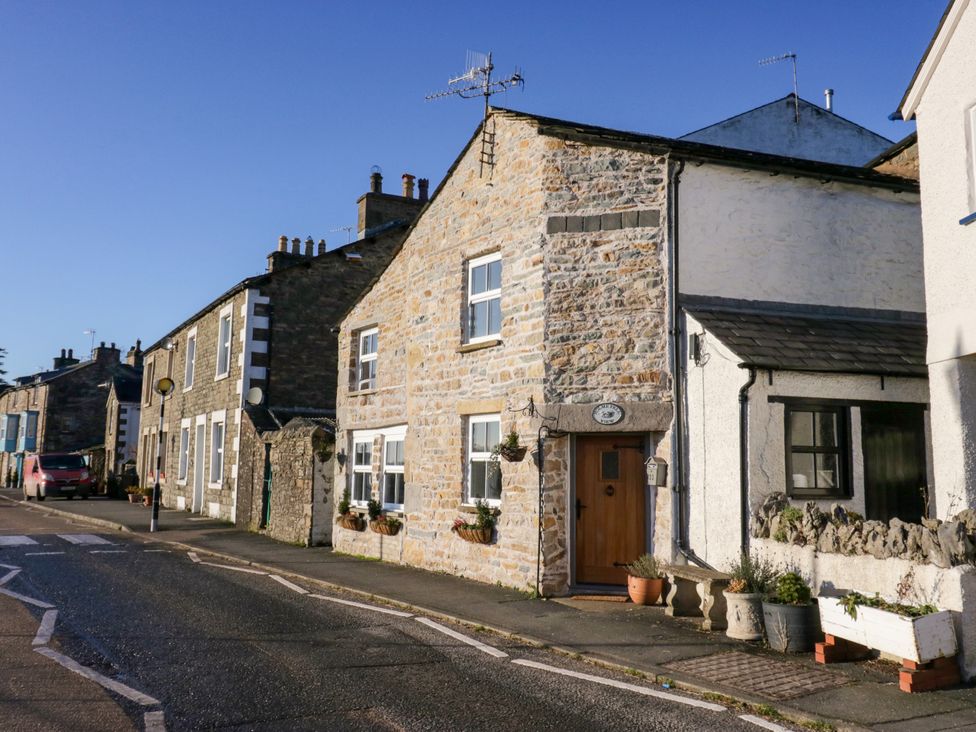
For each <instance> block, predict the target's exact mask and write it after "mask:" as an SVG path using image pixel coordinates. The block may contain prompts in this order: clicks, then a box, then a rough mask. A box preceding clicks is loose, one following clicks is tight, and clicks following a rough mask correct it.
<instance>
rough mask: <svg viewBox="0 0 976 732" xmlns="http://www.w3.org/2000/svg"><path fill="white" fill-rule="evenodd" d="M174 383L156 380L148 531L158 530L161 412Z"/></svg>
mask: <svg viewBox="0 0 976 732" xmlns="http://www.w3.org/2000/svg"><path fill="white" fill-rule="evenodd" d="M175 386H176V384H175V383H174V382H173V380H172V379H171V378H169V377H168V376H164V377H163V378H161V379H160V380H159V381H157V382H156V386H155V388H156V393H157V394H159V431H158V432H156V479H155V481H154V482H153V496H152V520H151V521H150V523H149V531H150V532H155V531H159V474H160V472H162V469H163V413H164V412H165V411H166V397H167V396H169V394H170V393H172V391H173V387H175Z"/></svg>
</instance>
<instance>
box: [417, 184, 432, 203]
mask: <svg viewBox="0 0 976 732" xmlns="http://www.w3.org/2000/svg"><path fill="white" fill-rule="evenodd" d="M429 188H430V181H429V180H427V179H426V178H421V179H419V180H418V181H417V189H418V194H417V197H418V199H420V202H421V203H426V202H427V196H428V190H429Z"/></svg>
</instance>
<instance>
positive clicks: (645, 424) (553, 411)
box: [545, 401, 673, 432]
mask: <svg viewBox="0 0 976 732" xmlns="http://www.w3.org/2000/svg"><path fill="white" fill-rule="evenodd" d="M598 403H599V402H594V403H593V404H552V403H548V404H546V407H545V412H546V414H549V415H559V421H558V423H557V425H556V427H558V428H559V429H560V430H563V431H565V432H666V431H667V430H669V429H671V419H672V417H673V410H672V408H671V402H628V401H615V402H614V404H617V405H618V406H620V407H621V408H622V409H623V410H624V418H623V419H622V420H620V421H619V422H618V423H617V424H612V425H603V424H600V423H599V422H597V421H596V420H595V419H593V408H594V407H595V406H596V405H597V404H598Z"/></svg>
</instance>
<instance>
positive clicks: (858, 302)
mask: <svg viewBox="0 0 976 732" xmlns="http://www.w3.org/2000/svg"><path fill="white" fill-rule="evenodd" d="M487 125H488V128H489V130H490V132H491V134H490V135H489V136H488V139H489V141H490V143H491V144H492V145H493V149H492V153H493V159H494V163H493V164H492V165H488V166H483V165H482V161H481V148H482V146H483V141H482V133H481V131H480V130H479V131H478V132H476V133H475V135H474V136H473V137H472V140H471V142H470V143H469V144H468V146H467V147H466V148H465V149H464V150H463V151H462V153H461V154H460V156H459V157H458V158H457V160H456V161H455V163H454V165H453V166H452V167H451V169H450V171H449V172H448V174H447V176H446V178H445V180H444V182H443V183H442V184H441V186H440V187H439V188H438V190H437V192H436V194H435V195H434V197H433V198H432V199H431V202H430V204H429V205H428V206H427V207H426V208H425V210H424V211H423V213H422V214H421V216H420V217H419V219H418V220H417V222H416V223H415V224H414V226H413V228H412V229H411V231H410V233H409V235H408V236H407V238H406V240H405V241H404V243H403V246H402V248H401V250H400V251H399V253H398V254H397V256H396V257H395V258H394V259H393V261H392V262H391V264H390V266H389V267H388V268H387V269H386V271H385V272H384V273H383V274H382V276H381V277H380V278H379V279H378V280H377V281H376V282H375V283H374V284H373V285H372V287H371V288H370V289H369V291H368V292H366V294H365V295H363V297H362V298H361V300H360V301H359V302H358V303H357V304H356V306H355V307H354V308H353V309H352V310H351V311H350V313H349V315H348V316H347V317H346V318H345V319H344V320H343V322H342V327H341V332H340V338H339V358H340V368H341V370H340V378H339V383H338V389H339V391H338V399H337V414H338V423H339V432H338V434H337V438H336V446H337V450H338V451H339V452H338V460H337V461H336V481H337V485H339V486H343V487H344V488H345V489H348V491H349V495H350V500H351V502H352V504H353V505H354V506H355V510H356V511H363V510H364V507H365V505H366V503H367V501H369V500H370V499H372V500H375V501H378V502H380V503H382V504H383V507H384V509H385V510H386V511H387V512H389V513H394V514H396V515H398V516H400V517H401V519H402V521H403V528H402V529H401V530H400V531H399V533H397V534H396V535H394V536H386V535H382V534H379V533H373V532H371V531H368V530H367V531H362V532H358V531H354V530H350V529H346V528H340V529H337V530H336V534H335V537H334V545H335V547H336V548H337V549H340V550H342V551H346V552H351V553H355V554H365V555H370V556H382V557H383V558H386V559H392V560H394V561H399V562H403V563H407V564H412V565H416V566H420V567H426V568H429V569H433V570H440V571H447V572H452V573H455V574H460V575H464V576H468V577H472V578H474V579H478V580H481V581H486V582H501V583H502V584H505V585H511V586H516V587H520V588H525V589H528V588H536V587H537V586H538V589H540V590H541V591H542V592H543V593H546V594H552V593H556V594H561V593H566V592H567V591H569V590H570V589H572V588H587V587H599V586H607V585H618V584H621V583H622V582H623V581H624V579H625V574H624V571H623V569H622V564H624V563H626V562H629V561H632V560H633V559H634V558H636V557H637V556H638V555H639V554H640V553H642V552H644V551H652V550H653V551H654V552H655V553H656V554H658V555H659V556H661V557H662V558H664V559H667V560H675V559H677V560H680V561H697V562H710V563H713V564H718V563H720V562H721V561H724V560H725V559H726V558H727V557H729V556H731V555H734V554H735V553H736V552H738V549H739V546H740V539H741V536H740V531H739V517H740V515H745V516H747V517H748V515H749V508H750V506H751V505H752V504H753V503H754V502H756V501H761V500H762V498H763V497H764V493H763V491H764V490H765V489H766V487H765V486H762V490H760V489H759V488H758V487H757V488H756V491H755V493H753V492H749V493H747V494H746V495H745V496H743V495H742V493H741V492H740V490H741V487H740V481H739V473H740V470H739V461H738V456H739V448H738V442H739V437H738V435H739V433H738V431H737V429H736V425H738V413H739V411H738V410H739V404H740V401H739V390H740V389H741V387H742V385H743V384H745V383H747V382H748V380H749V371H748V368H741V369H740V368H739V367H738V364H733V367H732V371H731V374H725V373H724V372H723V379H724V381H723V391H721V393H716V394H715V395H714V397H713V394H712V392H711V391H708V392H707V394H706V396H705V397H703V400H704V403H705V405H706V406H707V409H704V410H703V409H702V408H700V405H699V404H698V400H699V397H698V395H697V393H696V392H694V391H693V390H692V384H691V383H690V382H691V381H692V380H699V379H700V378H701V376H700V373H699V372H698V371H696V370H695V368H697V367H696V366H695V364H694V362H693V361H691V362H689V358H691V357H690V356H689V355H688V351H687V349H688V343H689V340H688V337H689V335H691V334H695V333H699V332H700V328H699V325H700V324H701V322H703V321H695V320H693V318H694V317H695V314H699V315H701V318H702V319H703V320H704V319H705V317H706V315H705V312H706V308H707V311H708V312H712V311H715V310H718V309H719V308H720V307H736V308H740V309H743V310H745V311H747V312H750V313H751V312H756V313H760V312H765V311H768V310H772V311H774V312H776V313H778V314H779V316H783V317H785V314H786V313H789V312H795V311H802V313H804V314H805V315H807V316H809V317H811V318H813V319H815V320H817V321H818V322H819V321H820V320H823V319H827V318H829V317H831V316H833V315H836V314H837V313H833V311H830V309H829V308H824V309H818V308H817V307H815V304H816V303H823V302H827V303H831V304H833V305H835V306H837V307H838V308H841V309H842V311H843V312H842V313H841V314H843V315H844V317H847V318H851V319H854V320H857V319H858V318H860V317H863V316H865V315H871V316H875V317H883V318H886V319H892V318H893V319H896V320H897V319H898V318H902V317H904V318H905V319H906V321H907V322H910V323H911V324H912V325H913V327H914V328H915V329H914V330H912V331H911V333H912V337H913V338H915V339H916V340H917V338H918V337H919V330H918V327H917V326H918V325H919V322H920V319H921V313H922V310H923V292H922V286H921V281H920V277H919V273H920V271H921V253H920V247H919V237H920V233H919V220H918V217H919V214H918V195H917V185H916V184H915V183H914V182H913V181H910V180H905V179H903V178H898V177H894V176H888V175H883V174H879V173H877V172H874V171H872V170H869V169H865V168H862V167H853V166H846V165H838V164H833V163H824V162H817V161H805V160H800V159H797V158H786V157H779V156H776V155H770V154H764V153H757V152H753V151H748V150H735V149H731V148H728V147H718V146H715V145H708V144H703V143H699V142H692V141H687V140H674V139H668V138H662V137H655V136H651V135H640V134H633V133H627V132H620V131H616V130H609V129H604V128H599V127H594V126H590V125H583V124H578V123H574V122H565V121H560V120H554V119H548V118H545V117H540V116H537V115H529V114H524V113H519V112H512V111H508V110H502V109H494V110H492V112H491V114H490V116H489V118H488V120H487ZM868 157H871V156H869V155H865V160H866V159H867V158H868ZM485 168H487V169H485ZM690 296H695V297H696V298H697V299H694V300H691V299H689V300H688V304H687V307H685V305H684V300H685V299H686V297H690ZM696 308H697V310H696ZM699 311H700V312H699ZM828 311H829V312H828ZM862 311H864V312H862ZM756 317H759V318H762V317H764V316H763V315H757V316H756ZM785 327H789V326H788V325H787V326H785ZM716 328H717V326H716ZM733 331H734V328H733ZM922 333H924V330H923V331H922ZM723 335H724V332H723ZM840 335H841V333H839V332H828V333H825V334H824V336H823V339H822V340H821V341H820V342H819V344H818V345H819V347H820V348H821V349H822V350H823V351H824V353H823V356H824V358H823V359H821V360H820V362H818V363H812V362H811V363H809V364H807V365H806V366H805V367H804V368H805V369H808V368H811V367H813V368H814V370H815V371H816V370H818V369H822V371H823V372H824V375H823V376H822V377H820V378H813V379H812V380H811V381H810V383H805V384H802V385H801V384H798V383H793V382H791V381H790V377H785V378H784V379H783V380H782V381H781V380H780V378H779V375H778V374H774V375H773V376H772V377H771V378H772V379H773V383H774V384H775V385H776V390H777V391H775V392H773V391H772V390H770V392H769V394H770V395H772V394H774V393H775V394H776V395H777V396H778V397H781V398H783V399H787V398H789V399H794V398H796V399H797V400H800V399H801V398H812V399H815V400H823V401H825V402H826V401H830V400H837V399H851V400H862V401H872V400H879V401H883V400H888V399H898V400H899V401H903V402H912V403H915V404H917V405H919V409H921V408H922V407H924V404H925V402H926V400H927V397H926V395H925V382H924V375H922V374H919V373H918V372H917V364H916V365H915V367H914V369H913V370H912V371H911V373H910V374H909V378H906V380H905V382H904V383H901V382H899V381H898V379H897V378H888V379H886V380H882V379H881V378H880V376H878V375H871V376H866V375H862V372H861V371H860V370H859V371H858V375H857V376H854V377H851V379H852V382H851V383H852V386H851V388H850V389H848V388H847V387H846V386H843V384H841V386H840V387H838V384H840V382H842V381H843V378H842V377H841V376H840V372H841V371H842V369H840V370H838V369H835V368H833V367H830V368H828V367H826V366H825V364H824V361H827V360H829V359H830V358H831V357H830V355H829V352H830V351H831V349H832V348H833V345H834V343H833V340H832V339H834V338H839V337H840ZM713 337H714V338H715V339H716V340H717V339H718V335H714V336H713ZM922 337H924V336H922ZM916 346H917V343H916V341H915V340H913V341H912V343H911V348H909V351H910V353H912V354H915V355H917V348H916ZM708 348H712V344H711V342H708ZM713 350H714V349H713ZM722 356H726V357H728V358H729V359H730V363H731V359H733V356H732V355H729V354H726V353H724V352H723V354H722ZM736 357H737V358H738V360H739V362H740V363H741V364H742V365H743V366H745V367H748V366H749V363H747V358H746V357H745V356H741V355H739V354H736ZM720 359H721V356H719V355H715V356H714V358H712V363H714V364H715V366H713V367H712V369H713V370H716V369H718V368H719V365H718V364H719V362H720ZM689 363H691V365H689ZM723 363H724V362H723ZM862 366H863V367H864V369H865V370H868V371H871V369H869V368H867V367H866V366H864V365H863V362H859V369H860V368H861V367H862ZM710 373H711V372H710ZM900 376H901V372H899V377H900ZM920 376H922V377H923V378H919V377H920ZM762 378H764V379H766V378H770V377H769V376H767V374H766V373H765V372H764V373H763V374H762ZM862 381H863V382H864V384H863V385H861V382H862ZM854 382H857V384H858V385H859V386H856V387H855V386H854ZM868 384H870V387H871V389H870V392H868V391H867V390H866V389H867V385H868ZM729 389H731V391H729ZM759 392H760V389H757V395H758V394H759ZM766 396H767V395H766V393H765V392H763V393H762V395H761V396H757V397H756V399H755V401H759V400H760V399H764V398H765V397H766ZM676 405H678V406H679V407H680V408H679V409H675V406H676ZM769 409H771V410H772V411H773V413H774V416H773V417H772V418H771V420H772V421H770V422H769V423H768V424H763V425H762V428H763V429H764V430H767V431H773V430H775V431H777V432H778V433H779V432H782V431H783V430H785V427H786V425H785V424H784V423H783V422H782V421H776V420H777V419H779V420H781V419H782V412H781V411H780V412H779V413H778V414H779V416H778V417H777V416H775V414H776V413H777V410H780V409H781V407H779V406H775V404H774V405H773V406H772V407H770V408H769ZM712 410H715V413H717V412H721V413H722V414H723V415H725V416H723V417H722V418H721V419H722V420H723V426H728V427H729V429H728V430H726V431H724V432H721V433H717V434H716V435H714V436H709V437H708V439H709V440H710V441H711V440H720V441H722V442H723V443H724V444H717V443H716V444H714V445H712V443H711V442H709V444H710V445H712V447H710V448H709V449H708V451H707V452H708V456H707V459H708V460H711V454H712V452H711V450H712V448H714V450H715V451H716V453H721V454H722V455H723V457H722V460H721V464H720V466H719V467H718V469H716V468H715V467H714V464H712V463H709V467H708V470H707V472H703V469H702V468H701V467H699V466H700V465H701V464H702V460H703V459H705V457H704V452H703V450H702V448H701V445H700V442H701V439H702V438H701V437H700V435H699V434H698V432H700V430H701V426H702V424H703V423H706V424H708V423H710V421H711V420H712V419H713V411H712ZM729 415H730V416H729ZM729 419H731V422H728V420H729ZM692 422H696V426H692ZM696 430H697V431H698V432H696ZM510 432H515V433H516V435H517V439H518V442H519V443H520V444H521V445H522V446H524V447H526V448H528V450H529V451H530V454H529V455H528V456H527V457H526V458H525V459H523V460H522V461H521V462H507V461H504V460H502V461H498V460H497V457H496V456H495V455H494V454H493V448H494V447H495V445H496V444H497V443H498V442H500V441H501V440H503V439H504V438H505V436H506V435H507V434H509V433H510ZM747 439H749V440H751V439H753V438H752V437H751V436H749V437H748V438H747ZM777 439H779V441H780V442H779V444H780V445H782V444H783V443H782V439H783V438H782V437H779V438H777ZM729 450H731V451H732V452H731V457H729V456H728V455H726V453H727V452H728V451H729ZM764 459H766V460H767V461H768V464H766V465H765V466H764V467H763V469H764V470H765V471H766V472H767V473H769V475H770V476H771V477H770V480H771V481H772V480H778V481H779V483H780V486H779V487H781V488H783V489H785V487H786V485H785V477H784V476H785V475H786V472H784V468H783V463H784V460H785V449H784V450H782V451H779V452H777V451H775V450H773V449H770V450H768V451H767V452H766V453H765V455H764ZM540 466H541V467H540ZM777 470H778V475H779V477H778V478H776V477H775V475H777ZM816 475H819V474H816ZM814 480H816V478H814ZM824 480H826V478H825V479H824ZM815 486H816V483H814V487H815ZM855 490H857V489H856V488H855ZM750 491H752V488H750ZM337 493H338V491H337ZM855 500H856V499H855ZM478 501H485V502H486V503H487V504H488V505H489V506H490V507H491V508H492V509H493V511H494V512H495V513H496V519H495V529H494V532H493V534H492V539H491V543H489V544H479V543H469V542H468V541H465V540H463V539H462V538H461V537H460V536H459V535H457V534H456V533H455V532H452V530H451V528H452V524H453V523H454V521H455V520H456V519H457V518H458V517H464V518H467V520H469V521H470V520H472V518H471V517H472V512H473V511H474V504H475V503H476V502H478ZM703 504H708V505H714V506H721V507H722V513H715V512H712V513H709V514H708V517H707V521H708V524H707V525H706V524H705V523H703V522H704V521H705V520H706V519H703V518H702V517H701V516H700V513H701V506H702V505H703ZM537 583H538V585H537Z"/></svg>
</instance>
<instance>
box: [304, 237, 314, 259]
mask: <svg viewBox="0 0 976 732" xmlns="http://www.w3.org/2000/svg"><path fill="white" fill-rule="evenodd" d="M314 246H315V242H314V241H312V237H308V238H307V239H306V240H305V256H306V257H311V256H312V248H313V247H314Z"/></svg>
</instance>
